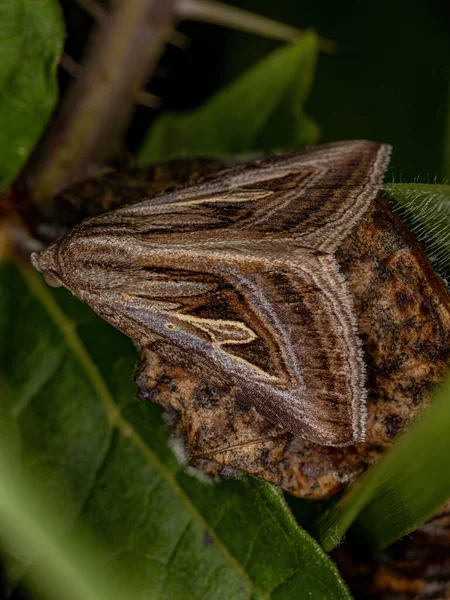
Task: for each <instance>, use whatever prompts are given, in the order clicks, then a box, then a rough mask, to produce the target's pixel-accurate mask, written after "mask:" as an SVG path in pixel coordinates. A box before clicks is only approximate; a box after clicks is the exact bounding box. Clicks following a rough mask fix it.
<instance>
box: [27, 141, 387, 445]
mask: <svg viewBox="0 0 450 600" xmlns="http://www.w3.org/2000/svg"><path fill="white" fill-rule="evenodd" d="M389 153H390V148H389V146H386V145H381V144H377V143H374V142H370V141H364V140H362V141H348V142H338V143H332V144H326V145H323V146H317V147H312V148H308V149H303V150H297V151H293V152H288V153H283V154H279V155H275V156H273V157H269V158H264V159H261V160H256V161H254V162H251V163H248V164H245V165H239V166H237V167H232V168H230V169H226V170H224V171H222V172H220V173H217V174H214V175H210V176H207V177H205V178H203V179H200V180H197V181H195V182H193V183H190V184H188V185H186V186H181V187H177V188H174V189H173V190H170V191H167V192H164V193H162V194H160V195H157V196H155V197H152V198H151V199H148V200H143V201H142V202H139V203H137V204H134V205H130V206H125V207H122V208H118V209H115V210H113V211H111V212H108V213H105V214H102V215H100V216H97V217H93V218H90V219H87V220H85V221H84V222H82V223H81V224H80V225H78V226H76V227H75V228H74V229H72V230H71V231H70V232H69V233H67V234H66V235H64V236H63V237H61V238H60V239H59V240H57V241H56V242H55V243H53V244H52V245H50V246H49V247H48V248H46V249H45V250H43V251H42V252H41V253H40V254H34V255H32V262H33V265H34V266H35V267H36V268H37V269H38V270H39V271H41V272H42V273H44V274H46V275H47V277H48V276H50V277H51V278H52V279H53V281H55V282H56V283H57V284H60V285H64V286H65V287H66V288H68V289H69V290H70V291H72V292H73V293H74V294H75V295H76V296H77V297H79V298H80V299H81V300H83V301H85V302H87V303H88V304H89V305H90V306H91V307H92V308H93V309H94V311H95V312H97V313H98V314H99V315H100V316H101V317H103V318H104V319H106V320H107V321H109V322H110V323H111V324H112V325H114V326H115V327H117V328H118V329H119V330H121V331H122V332H123V333H125V334H126V335H128V336H129V337H131V338H132V339H134V340H136V341H137V342H138V343H139V344H140V345H141V346H143V347H147V348H149V349H151V350H152V351H154V352H156V353H157V354H158V355H159V356H161V357H162V358H163V359H164V360H166V361H169V362H170V364H173V365H179V366H180V367H181V368H183V369H186V370H187V371H189V372H190V373H192V374H194V375H195V376H196V377H198V378H199V379H203V380H206V381H214V382H216V383H218V384H221V383H223V384H225V385H232V386H234V388H235V390H237V395H238V398H239V400H240V401H242V402H244V403H245V404H247V405H250V406H253V407H254V408H255V409H256V410H257V411H258V412H259V413H260V414H261V415H263V416H264V417H265V418H267V419H268V420H269V421H271V422H272V423H275V424H279V425H280V426H282V427H283V428H284V429H286V430H287V431H289V432H291V433H292V434H294V435H297V436H300V437H302V438H305V439H308V440H310V441H313V442H316V443H319V444H323V445H330V446H345V445H349V444H353V443H355V442H358V441H362V440H363V439H364V435H365V420H366V406H365V405H366V389H365V366H364V360H363V350H362V343H361V341H360V339H359V337H358V333H357V328H356V320H355V316H354V310H353V304H352V298H351V295H350V293H349V289H348V286H347V283H346V280H345V278H344V276H343V274H342V273H341V272H340V270H339V266H338V263H337V261H336V258H335V253H336V251H337V249H338V248H339V246H340V244H341V242H342V241H343V240H344V239H345V238H346V237H347V236H348V235H350V234H351V232H352V230H353V229H354V227H355V226H356V224H357V223H358V222H359V221H360V220H361V219H363V218H364V214H365V213H366V211H367V210H368V206H369V204H370V202H371V200H372V199H373V198H374V197H375V195H376V194H377V192H378V190H379V188H380V186H381V184H382V180H383V176H384V172H385V169H386V166H387V163H388V160H389Z"/></svg>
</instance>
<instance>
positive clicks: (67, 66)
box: [59, 54, 83, 79]
mask: <svg viewBox="0 0 450 600" xmlns="http://www.w3.org/2000/svg"><path fill="white" fill-rule="evenodd" d="M59 66H60V67H61V68H62V69H64V71H66V72H67V73H69V75H70V76H71V77H73V78H74V79H78V78H79V77H81V75H82V74H83V67H82V66H81V65H80V64H79V63H77V61H76V60H74V59H73V58H72V57H71V56H69V55H68V54H63V55H62V56H61V60H60V61H59Z"/></svg>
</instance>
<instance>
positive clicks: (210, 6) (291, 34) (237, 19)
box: [177, 0, 337, 53]
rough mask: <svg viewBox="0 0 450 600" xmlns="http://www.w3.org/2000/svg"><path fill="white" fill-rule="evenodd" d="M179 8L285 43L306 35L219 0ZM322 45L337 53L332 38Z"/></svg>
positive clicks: (193, 0)
mask: <svg viewBox="0 0 450 600" xmlns="http://www.w3.org/2000/svg"><path fill="white" fill-rule="evenodd" d="M177 11H178V17H179V18H180V19H187V20H191V21H203V22H205V23H212V24H214V25H221V26H222V27H229V28H230V29H236V30H237V31H244V32H246V33H254V34H256V35H260V36H262V37H267V38H271V39H275V40H280V41H283V42H294V41H296V40H298V39H299V38H300V37H301V36H302V35H303V32H302V31H301V30H300V29H297V28H296V27H291V26H290V25H286V24H285V23H280V22H279V21H275V20H274V19H269V18H267V17H263V16H261V15H257V14H255V13H252V12H250V11H247V10H243V9H242V8H237V7H236V6H229V5H227V4H223V3H222V2H216V1H215V0H179V2H178V7H177ZM319 48H320V50H322V51H324V52H329V53H335V52H336V50H337V45H336V43H335V42H333V41H332V40H327V39H323V38H319Z"/></svg>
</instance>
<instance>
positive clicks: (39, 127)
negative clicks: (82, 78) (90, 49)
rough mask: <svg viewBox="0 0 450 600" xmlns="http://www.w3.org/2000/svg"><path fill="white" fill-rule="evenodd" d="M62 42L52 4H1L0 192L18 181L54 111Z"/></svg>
mask: <svg viewBox="0 0 450 600" xmlns="http://www.w3.org/2000/svg"><path fill="white" fill-rule="evenodd" d="M63 40H64V28H63V24H62V17H61V11H60V8H59V4H58V2H57V1H56V0H40V1H39V2H35V1H34V0H3V1H2V2H0V189H2V188H4V187H5V186H6V185H8V184H9V183H10V182H11V181H12V180H13V179H14V178H15V177H16V176H17V174H18V172H19V171H20V169H21V167H22V166H23V164H24V163H25V161H26V160H27V158H28V156H29V155H30V153H31V151H32V150H33V148H34V146H35V144H36V142H37V140H38V138H39V136H40V135H41V133H42V131H43V129H44V127H45V125H46V123H47V121H48V119H49V117H50V114H51V112H52V110H53V107H54V105H55V102H56V98H57V85H56V67H57V64H58V61H59V58H60V56H61V52H62V46H63Z"/></svg>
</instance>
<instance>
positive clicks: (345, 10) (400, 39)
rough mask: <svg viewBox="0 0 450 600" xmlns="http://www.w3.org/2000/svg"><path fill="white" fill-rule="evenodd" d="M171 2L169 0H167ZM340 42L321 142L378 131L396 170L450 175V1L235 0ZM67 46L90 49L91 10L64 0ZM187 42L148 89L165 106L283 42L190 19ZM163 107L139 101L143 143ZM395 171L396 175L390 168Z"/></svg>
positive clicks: (423, 176)
mask: <svg viewBox="0 0 450 600" xmlns="http://www.w3.org/2000/svg"><path fill="white" fill-rule="evenodd" d="M161 1H164V0H161ZM231 4H234V5H236V6H239V7H241V8H246V9H248V10H252V11H254V12H257V13H260V14H264V15H266V16H268V17H271V18H274V19H278V20H280V21H283V22H286V23H289V24H291V25H293V26H296V27H299V28H302V29H304V28H307V27H313V28H315V29H316V30H317V31H318V33H319V34H320V35H321V36H323V37H326V38H329V39H332V40H334V41H335V42H337V44H338V51H337V53H336V54H333V55H330V54H325V53H323V52H322V53H321V54H320V56H319V62H318V69H317V75H316V80H315V83H314V86H313V90H312V93H311V96H310V98H309V100H308V103H307V111H308V114H309V115H310V116H311V117H313V118H314V119H315V120H316V122H317V123H318V124H319V126H320V127H321V131H322V135H321V139H320V141H322V142H325V141H332V140H339V139H351V138H370V139H373V140H377V141H382V142H388V143H390V144H392V145H393V146H394V154H393V160H392V165H391V175H390V179H392V178H394V179H395V180H396V181H399V180H403V181H411V180H419V181H422V182H428V181H434V179H435V177H437V179H438V181H442V180H443V178H444V177H445V176H448V175H449V174H450V165H448V164H447V160H446V159H445V158H444V157H445V156H446V157H447V159H448V160H450V159H449V155H448V154H446V152H448V148H449V145H450V142H449V137H450V132H449V126H448V118H449V117H448V115H449V112H450V111H449V76H450V67H449V66H450V2H449V1H448V0H378V1H377V2H370V1H366V2H361V1H357V0H302V1H299V0H236V1H235V2H233V3H231ZM62 5H63V9H64V12H65V15H66V20H67V23H68V39H67V44H66V50H67V52H68V53H69V54H70V55H71V56H72V57H73V58H75V59H79V58H80V54H81V48H82V45H83V43H84V41H85V39H86V36H87V33H88V30H89V27H90V26H91V24H92V23H91V20H90V18H89V17H88V16H87V15H86V14H84V13H83V12H82V10H81V9H80V8H79V7H78V6H77V5H76V2H75V1H74V0H63V2H62ZM180 30H181V31H182V32H183V33H185V34H186V35H187V36H189V38H190V40H191V41H190V45H189V47H188V48H187V49H184V50H180V49H179V48H174V47H169V48H168V50H167V52H166V55H165V56H164V57H163V59H162V61H161V66H162V69H161V71H162V73H163V75H164V76H163V77H157V78H154V79H153V81H151V82H150V83H149V86H148V89H149V90H151V91H152V92H154V93H156V94H158V95H159V96H160V97H161V98H162V99H163V109H177V110H180V109H185V108H192V107H194V106H196V105H198V104H199V103H200V102H202V101H203V100H205V99H206V98H207V97H208V96H209V95H210V94H212V93H214V91H215V90H217V89H218V88H219V87H220V86H222V85H223V84H225V83H227V82H229V81H230V80H231V79H233V78H234V77H235V76H236V75H238V74H240V73H241V72H242V71H243V70H244V69H245V68H247V67H248V66H250V65H252V64H253V63H254V62H255V61H257V60H258V59H260V58H261V57H262V56H264V55H265V54H266V53H267V52H269V51H270V50H272V49H273V48H275V47H276V46H277V45H278V44H277V43H275V42H272V41H270V40H266V39H263V38H260V37H258V36H254V35H249V34H244V33H240V32H233V31H229V30H226V29H223V28H220V27H217V26H213V25H206V24H197V23H184V24H182V25H181V26H180ZM61 82H62V83H63V85H64V84H65V83H66V82H67V76H66V75H62V76H61ZM156 114H157V113H156V112H155V111H152V110H150V109H144V108H139V109H138V110H137V112H136V116H135V118H134V120H133V123H132V125H131V127H130V131H129V133H128V136H127V142H128V144H129V147H130V148H131V149H135V148H136V147H137V146H138V144H139V142H140V140H141V139H142V136H143V134H144V133H145V130H146V128H147V126H148V125H150V123H151V120H152V118H154V117H155V115H156ZM388 178H389V177H388Z"/></svg>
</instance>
